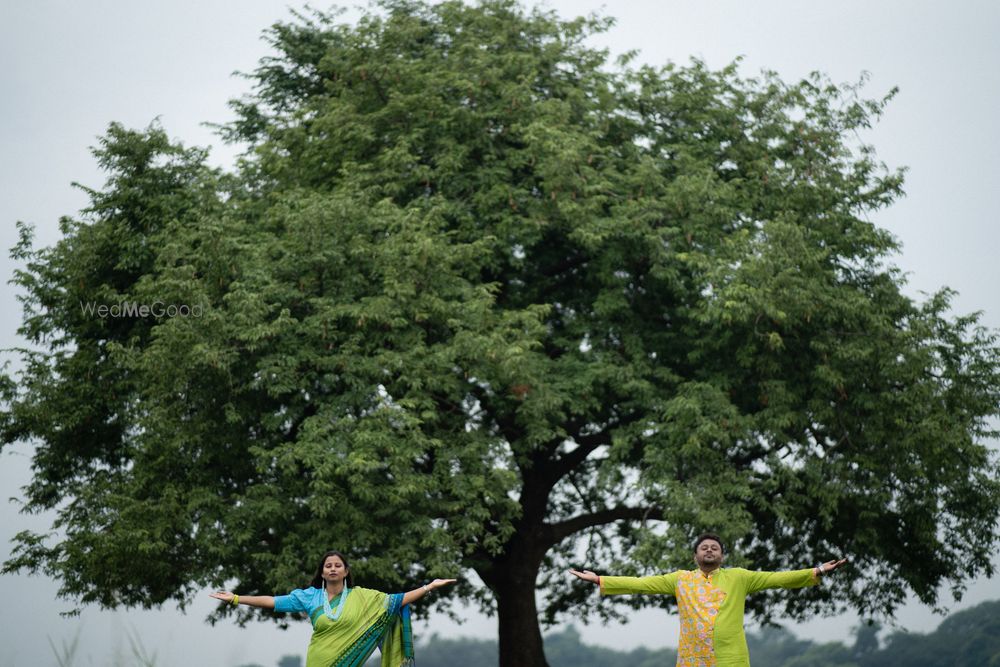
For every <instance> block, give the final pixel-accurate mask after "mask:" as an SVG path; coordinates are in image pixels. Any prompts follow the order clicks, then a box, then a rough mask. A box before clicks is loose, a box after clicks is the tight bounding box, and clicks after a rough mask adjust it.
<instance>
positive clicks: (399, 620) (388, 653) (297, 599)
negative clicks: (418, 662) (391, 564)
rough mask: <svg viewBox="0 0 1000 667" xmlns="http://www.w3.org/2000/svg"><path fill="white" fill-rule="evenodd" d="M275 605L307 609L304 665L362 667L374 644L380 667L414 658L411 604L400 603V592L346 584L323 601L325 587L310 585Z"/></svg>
mask: <svg viewBox="0 0 1000 667" xmlns="http://www.w3.org/2000/svg"><path fill="white" fill-rule="evenodd" d="M278 600H279V599H276V602H278ZM275 611H304V612H306V613H308V614H309V620H310V621H312V626H313V634H312V639H311V640H310V642H309V652H308V653H307V654H306V667H362V666H363V665H364V663H365V661H366V660H368V658H369V657H370V656H371V654H372V653H374V652H375V649H376V648H380V649H381V651H382V667H402V666H403V665H412V664H413V639H412V634H411V630H410V609H409V607H404V606H403V594H402V593H394V594H386V593H380V592H379V591H373V590H371V589H368V588H345V589H344V592H343V593H341V594H340V595H338V596H336V597H335V598H333V599H332V600H330V601H329V602H327V599H326V591H325V590H322V589H315V588H310V589H307V590H297V591H293V592H292V594H291V595H288V596H282V598H280V602H278V603H277V604H276V605H275Z"/></svg>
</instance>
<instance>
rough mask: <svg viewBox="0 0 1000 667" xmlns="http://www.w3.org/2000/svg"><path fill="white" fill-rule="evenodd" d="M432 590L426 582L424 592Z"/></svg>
mask: <svg viewBox="0 0 1000 667" xmlns="http://www.w3.org/2000/svg"><path fill="white" fill-rule="evenodd" d="M430 592H431V589H429V588H428V587H427V584H424V593H430Z"/></svg>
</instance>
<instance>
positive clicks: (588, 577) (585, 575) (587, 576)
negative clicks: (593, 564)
mask: <svg viewBox="0 0 1000 667" xmlns="http://www.w3.org/2000/svg"><path fill="white" fill-rule="evenodd" d="M569 573H570V574H572V575H573V576H574V577H576V578H577V579H583V580H584V581H589V582H590V583H592V584H599V583H601V578H600V577H599V576H597V574H596V573H594V572H591V571H590V570H584V571H583V572H580V571H579V570H572V569H571V570H570V571H569Z"/></svg>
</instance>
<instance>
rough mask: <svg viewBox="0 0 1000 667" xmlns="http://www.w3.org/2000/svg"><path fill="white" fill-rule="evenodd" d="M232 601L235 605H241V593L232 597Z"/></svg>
mask: <svg viewBox="0 0 1000 667" xmlns="http://www.w3.org/2000/svg"><path fill="white" fill-rule="evenodd" d="M232 603H233V606H234V607H238V606H240V596H239V595H234V596H233V599H232Z"/></svg>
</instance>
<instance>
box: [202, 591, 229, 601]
mask: <svg viewBox="0 0 1000 667" xmlns="http://www.w3.org/2000/svg"><path fill="white" fill-rule="evenodd" d="M208 597H210V598H215V599H216V600H222V601H223V602H232V601H233V598H234V597H236V596H235V595H234V594H233V593H230V592H229V591H215V592H214V593H209V594H208Z"/></svg>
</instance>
